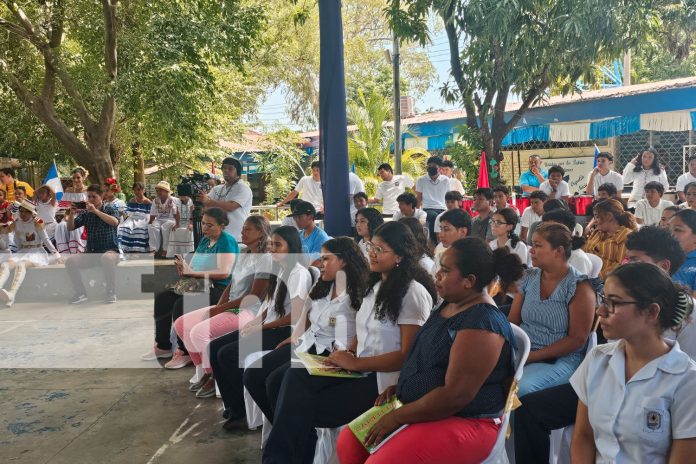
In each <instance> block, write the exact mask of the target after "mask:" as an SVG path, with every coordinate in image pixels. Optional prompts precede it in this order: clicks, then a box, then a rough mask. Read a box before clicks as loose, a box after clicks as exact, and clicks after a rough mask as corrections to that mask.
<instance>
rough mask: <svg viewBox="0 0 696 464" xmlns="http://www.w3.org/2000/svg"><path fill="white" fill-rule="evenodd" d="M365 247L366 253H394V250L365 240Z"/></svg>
mask: <svg viewBox="0 0 696 464" xmlns="http://www.w3.org/2000/svg"><path fill="white" fill-rule="evenodd" d="M365 249H366V250H367V252H368V253H374V254H376V255H381V254H382V253H394V250H386V249H384V248H382V247H381V246H377V245H375V244H373V243H372V242H365Z"/></svg>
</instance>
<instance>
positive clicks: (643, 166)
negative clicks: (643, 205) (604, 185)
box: [623, 148, 669, 208]
mask: <svg viewBox="0 0 696 464" xmlns="http://www.w3.org/2000/svg"><path fill="white" fill-rule="evenodd" d="M639 161H640V163H639ZM623 180H624V184H630V183H633V190H632V191H631V196H630V197H629V199H628V207H629V208H632V207H634V206H635V204H636V202H637V201H638V200H641V199H643V198H644V197H645V184H647V183H648V182H659V183H661V184H662V185H663V186H664V187H665V190H669V182H668V181H667V173H666V172H665V170H664V168H663V167H662V166H661V165H660V157H659V155H658V154H657V151H655V149H654V148H648V149H647V150H645V151H644V152H643V153H642V154H641V155H640V160H639V157H638V156H636V157H635V158H633V159H632V160H631V162H630V163H626V167H625V168H624V171H623Z"/></svg>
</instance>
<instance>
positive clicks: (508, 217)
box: [489, 208, 529, 264]
mask: <svg viewBox="0 0 696 464" xmlns="http://www.w3.org/2000/svg"><path fill="white" fill-rule="evenodd" d="M518 222H520V217H519V216H518V215H517V213H516V212H515V210H514V209H512V208H503V209H499V210H498V211H496V212H495V213H494V214H493V219H492V220H491V228H492V230H493V235H495V240H491V241H490V243H489V245H490V247H491V250H497V249H498V248H504V247H507V248H508V250H510V253H514V254H516V255H517V256H519V257H520V261H521V262H522V264H527V258H528V252H529V251H528V249H527V245H525V243H524V242H523V241H521V240H520V237H518V236H517V234H516V233H515V227H517V223H518Z"/></svg>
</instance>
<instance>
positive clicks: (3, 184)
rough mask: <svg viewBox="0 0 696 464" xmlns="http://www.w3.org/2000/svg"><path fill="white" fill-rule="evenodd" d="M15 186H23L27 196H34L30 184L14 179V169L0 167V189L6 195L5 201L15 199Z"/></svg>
mask: <svg viewBox="0 0 696 464" xmlns="http://www.w3.org/2000/svg"><path fill="white" fill-rule="evenodd" d="M17 187H24V191H25V192H26V193H27V198H33V197H34V189H33V188H32V187H31V185H29V184H27V183H26V182H24V181H21V180H16V179H15V170H14V169H12V168H2V169H0V189H2V190H4V191H5V192H6V193H7V195H5V197H6V198H7V201H15V200H16V198H15V190H16V189H17Z"/></svg>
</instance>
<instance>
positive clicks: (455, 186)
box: [449, 177, 464, 195]
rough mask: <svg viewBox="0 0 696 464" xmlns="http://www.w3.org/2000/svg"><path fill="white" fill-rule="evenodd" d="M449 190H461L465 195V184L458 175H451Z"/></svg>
mask: <svg viewBox="0 0 696 464" xmlns="http://www.w3.org/2000/svg"><path fill="white" fill-rule="evenodd" d="M449 191H450V192H459V193H461V194H462V195H464V186H463V185H462V182H461V181H460V180H459V179H457V178H456V177H450V178H449Z"/></svg>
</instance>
